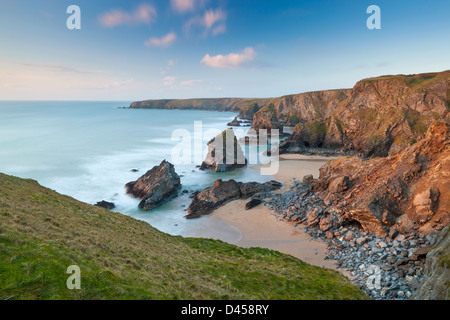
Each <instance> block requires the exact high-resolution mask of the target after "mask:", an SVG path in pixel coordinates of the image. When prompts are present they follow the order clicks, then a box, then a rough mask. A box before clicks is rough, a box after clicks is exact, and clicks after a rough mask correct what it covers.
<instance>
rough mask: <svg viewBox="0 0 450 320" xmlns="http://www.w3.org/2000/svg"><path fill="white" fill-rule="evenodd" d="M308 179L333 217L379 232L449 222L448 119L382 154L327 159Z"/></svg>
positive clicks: (422, 228)
mask: <svg viewBox="0 0 450 320" xmlns="http://www.w3.org/2000/svg"><path fill="white" fill-rule="evenodd" d="M308 183H309V185H310V188H311V190H312V191H314V192H315V193H316V195H317V196H318V197H319V198H321V199H322V200H323V201H325V202H326V203H328V204H329V205H330V209H329V211H330V212H333V214H332V215H331V216H333V217H334V218H336V219H335V221H338V222H342V221H357V222H358V223H359V224H360V225H361V226H362V227H363V228H364V229H367V230H369V231H371V232H373V233H375V234H377V235H379V236H388V235H389V234H394V231H398V232H401V233H408V234H415V233H423V234H429V233H432V232H434V231H435V230H439V229H441V228H443V227H445V226H446V225H448V224H449V223H450V129H449V125H448V124H446V123H440V124H434V125H432V126H431V127H430V129H429V131H428V133H427V134H426V137H425V138H424V139H423V140H421V141H419V142H418V143H416V144H414V145H413V146H410V147H408V148H406V149H405V150H403V151H401V152H397V153H395V154H393V155H390V156H388V157H386V158H375V159H370V160H366V161H364V160H362V159H360V158H355V157H345V158H340V159H337V160H334V161H329V162H327V163H326V164H325V165H324V166H323V167H322V168H321V169H320V177H319V179H317V180H309V182H308Z"/></svg>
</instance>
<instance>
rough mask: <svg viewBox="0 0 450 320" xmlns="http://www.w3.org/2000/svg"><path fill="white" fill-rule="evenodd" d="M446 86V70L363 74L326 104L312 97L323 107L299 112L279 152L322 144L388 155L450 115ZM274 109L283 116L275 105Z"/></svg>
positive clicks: (448, 84) (449, 75)
mask: <svg viewBox="0 0 450 320" xmlns="http://www.w3.org/2000/svg"><path fill="white" fill-rule="evenodd" d="M449 92H450V71H445V72H440V73H429V74H418V75H408V76H404V75H398V76H384V77H378V78H371V79H365V80H361V81H359V82H358V83H357V84H356V85H355V86H354V87H353V89H352V90H350V91H346V92H345V93H344V92H342V93H341V94H340V95H339V96H337V97H335V98H334V99H332V100H330V101H333V102H332V103H331V102H330V103H328V104H326V105H327V107H326V108H325V107H323V104H320V103H318V101H320V100H315V103H314V104H313V105H314V106H316V107H317V108H318V110H320V106H322V108H323V111H322V112H318V113H309V117H306V118H303V117H305V113H304V112H303V113H302V112H300V114H301V115H302V119H301V121H300V123H299V124H297V126H296V127H295V129H294V134H293V135H292V136H291V137H290V138H289V139H287V140H286V141H285V142H283V143H282V144H281V145H280V153H290V152H302V151H303V149H304V148H305V147H306V148H317V147H321V148H329V149H336V148H338V149H342V150H348V151H354V152H357V153H359V154H361V155H362V156H363V157H366V158H372V157H386V156H387V155H389V154H393V153H395V152H397V151H400V150H402V149H404V148H406V147H408V146H410V145H411V144H414V143H415V142H416V141H418V140H421V139H423V138H424V136H425V133H426V131H427V128H428V127H429V126H430V125H431V124H432V123H433V122H435V121H436V120H444V121H449V120H450V119H449V111H450V95H449ZM306 101H307V100H306ZM306 101H304V102H303V103H306ZM312 101H314V100H312ZM325 101H327V100H322V102H323V103H324V102H325ZM305 108H306V106H305V105H302V104H300V105H298V106H296V107H295V109H298V110H304V109H305ZM275 109H277V108H275ZM306 109H308V108H306ZM260 112H261V111H260ZM276 115H277V117H278V119H279V121H281V120H280V119H281V115H280V112H279V111H278V110H277V112H276Z"/></svg>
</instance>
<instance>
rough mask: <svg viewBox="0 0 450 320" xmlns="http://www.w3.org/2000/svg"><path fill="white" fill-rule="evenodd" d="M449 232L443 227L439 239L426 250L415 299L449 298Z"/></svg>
mask: <svg viewBox="0 0 450 320" xmlns="http://www.w3.org/2000/svg"><path fill="white" fill-rule="evenodd" d="M449 262H450V232H449V228H448V227H447V228H445V229H444V230H443V231H442V232H441V239H440V240H439V242H438V243H437V244H436V245H435V246H434V247H433V248H432V249H431V250H430V252H428V254H427V258H426V264H425V276H424V277H423V279H422V281H421V285H420V288H419V290H418V291H417V293H416V294H415V296H414V299H416V300H449V299H450V286H449V283H450V265H449Z"/></svg>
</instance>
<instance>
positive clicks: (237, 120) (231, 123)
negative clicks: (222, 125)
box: [227, 117, 241, 127]
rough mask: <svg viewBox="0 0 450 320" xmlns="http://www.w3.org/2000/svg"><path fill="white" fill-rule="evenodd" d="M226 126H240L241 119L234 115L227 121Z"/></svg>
mask: <svg viewBox="0 0 450 320" xmlns="http://www.w3.org/2000/svg"><path fill="white" fill-rule="evenodd" d="M227 126H229V127H240V126H241V121H239V119H238V118H237V117H235V118H234V120H233V121H231V122H229V123H227Z"/></svg>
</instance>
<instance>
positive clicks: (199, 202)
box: [186, 180, 282, 219]
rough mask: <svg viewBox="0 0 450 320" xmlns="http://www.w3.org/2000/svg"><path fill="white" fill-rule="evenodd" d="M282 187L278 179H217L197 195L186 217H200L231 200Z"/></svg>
mask: <svg viewBox="0 0 450 320" xmlns="http://www.w3.org/2000/svg"><path fill="white" fill-rule="evenodd" d="M281 187H282V184H281V183H279V182H277V181H269V182H265V183H258V182H247V183H242V182H236V181H235V180H228V181H222V180H217V181H216V182H215V183H214V185H213V186H212V187H210V188H206V189H205V190H203V191H201V192H199V193H197V194H196V195H195V197H194V199H193V201H192V203H191V205H190V206H189V208H188V213H189V214H188V215H187V216H186V218H187V219H194V218H199V217H201V216H202V215H208V214H210V213H212V212H213V211H214V209H216V208H218V207H220V206H222V205H224V204H225V203H227V202H229V201H232V200H237V199H241V198H242V199H247V198H249V197H252V196H254V195H255V194H259V193H265V192H270V191H273V190H276V189H280V188H281Z"/></svg>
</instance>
